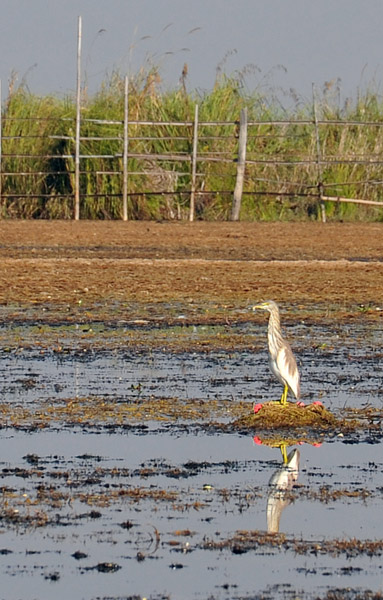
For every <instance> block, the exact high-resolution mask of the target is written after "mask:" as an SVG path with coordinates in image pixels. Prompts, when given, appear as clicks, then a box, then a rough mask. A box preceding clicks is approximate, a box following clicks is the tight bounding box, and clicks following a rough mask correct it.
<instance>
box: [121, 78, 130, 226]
mask: <svg viewBox="0 0 383 600" xmlns="http://www.w3.org/2000/svg"><path fill="white" fill-rule="evenodd" d="M128 118H129V80H128V76H126V77H125V91H124V152H123V157H122V170H123V175H122V177H123V187H122V219H123V220H124V221H127V220H128Z"/></svg>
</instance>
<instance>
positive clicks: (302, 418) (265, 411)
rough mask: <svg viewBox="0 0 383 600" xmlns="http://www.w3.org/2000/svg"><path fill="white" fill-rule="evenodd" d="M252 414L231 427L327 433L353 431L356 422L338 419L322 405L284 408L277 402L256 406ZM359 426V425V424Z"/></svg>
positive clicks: (286, 406) (294, 405)
mask: <svg viewBox="0 0 383 600" xmlns="http://www.w3.org/2000/svg"><path fill="white" fill-rule="evenodd" d="M256 409H257V412H255V413H254V414H249V415H246V416H243V417H240V418H239V419H237V420H236V421H234V422H233V423H231V427H232V428H233V429H234V430H236V431H241V430H244V429H251V430H253V429H256V430H262V431H266V430H269V429H290V430H291V429H302V428H309V429H311V430H322V431H329V430H335V429H348V430H349V429H350V428H351V429H354V428H355V427H357V426H358V424H359V422H358V421H346V420H345V419H338V418H337V417H336V416H335V415H334V414H333V413H332V412H330V411H329V410H327V408H325V407H324V406H323V405H322V404H319V403H318V404H309V405H307V406H302V405H300V404H293V403H292V402H289V403H288V404H286V405H285V406H284V405H282V404H280V403H279V402H265V404H262V405H257V406H256V407H255V410H256ZM359 425H360V424H359Z"/></svg>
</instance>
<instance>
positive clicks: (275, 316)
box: [253, 300, 300, 405]
mask: <svg viewBox="0 0 383 600" xmlns="http://www.w3.org/2000/svg"><path fill="white" fill-rule="evenodd" d="M257 309H261V310H267V311H269V313H270V317H269V325H268V330H267V337H268V342H269V364H270V369H271V370H272V372H273V373H274V375H275V377H276V378H277V379H278V381H280V382H281V384H282V385H283V386H284V389H283V392H282V396H281V399H280V403H281V404H283V405H286V404H287V394H288V392H289V390H290V391H291V392H292V393H293V394H294V396H295V397H296V399H297V400H299V397H300V378H299V371H298V367H297V363H296V360H295V358H294V354H293V352H292V350H291V347H290V344H289V343H288V342H286V340H284V339H283V337H282V331H281V321H280V316H279V308H278V306H277V304H276V303H275V302H274V301H273V300H267V301H266V302H261V304H256V305H255V306H253V310H257Z"/></svg>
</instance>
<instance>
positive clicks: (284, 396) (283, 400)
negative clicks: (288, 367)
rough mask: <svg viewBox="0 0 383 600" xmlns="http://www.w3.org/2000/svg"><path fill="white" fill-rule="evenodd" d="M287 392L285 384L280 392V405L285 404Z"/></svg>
mask: <svg viewBox="0 0 383 600" xmlns="http://www.w3.org/2000/svg"><path fill="white" fill-rule="evenodd" d="M288 391H289V388H288V386H287V385H286V384H285V389H284V390H283V392H282V396H281V404H287V392H288Z"/></svg>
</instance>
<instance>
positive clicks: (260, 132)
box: [1, 67, 383, 220]
mask: <svg viewBox="0 0 383 600" xmlns="http://www.w3.org/2000/svg"><path fill="white" fill-rule="evenodd" d="M244 90H245V88H244V87H243V81H242V77H241V76H240V74H239V75H238V74H237V75H236V76H234V77H230V76H227V75H225V74H222V73H220V74H219V76H218V77H217V80H216V81H215V84H214V86H213V88H212V89H211V90H210V91H208V92H205V93H200V92H197V91H192V92H188V91H187V89H186V85H185V82H183V85H181V86H180V87H177V88H174V89H170V90H165V91H164V90H163V89H162V82H161V77H160V73H159V71H158V69H156V68H154V67H151V68H150V69H148V70H147V71H146V72H145V71H144V70H140V72H139V73H138V74H137V75H136V76H135V77H133V78H131V79H130V82H129V119H130V123H129V152H130V153H131V154H138V155H157V154H161V155H172V156H173V157H174V156H175V155H180V156H190V154H191V150H192V143H193V139H192V132H193V128H192V126H191V125H189V126H187V125H182V123H185V122H189V123H192V120H193V115H194V106H195V103H198V104H199V119H200V122H208V123H209V122H210V123H212V122H215V123H219V124H218V125H217V124H216V125H214V126H213V125H204V126H200V128H199V143H198V157H199V162H198V165H197V197H196V218H199V219H206V220H221V219H228V218H229V216H230V211H231V202H232V191H233V189H234V185H235V176H236V165H235V159H236V156H237V150H238V139H237V136H238V130H237V125H236V121H237V120H238V118H239V114H240V111H241V109H242V108H244V107H245V106H246V107H247V111H248V122H249V129H248V148H247V161H248V162H247V167H246V177H245V185H244V197H243V202H242V209H241V218H242V219H248V220H276V219H282V220H304V219H314V218H317V216H318V214H317V207H318V201H317V195H318V188H317V183H318V171H317V167H316V162H315V161H316V139H315V131H314V128H313V126H312V118H313V107H312V104H311V103H306V104H305V103H302V102H301V100H300V99H296V103H295V104H292V108H290V109H289V110H288V111H287V110H286V109H283V108H282V107H281V105H280V103H279V101H277V100H276V98H275V93H274V92H273V91H272V90H267V89H266V90H262V92H260V91H257V92H253V93H247V92H245V91H244ZM123 92H124V78H123V77H122V76H121V75H120V74H119V73H117V72H115V73H113V74H112V75H111V76H110V77H109V78H108V80H106V81H104V82H103V84H102V85H101V87H100V90H99V91H98V92H97V93H96V94H94V95H92V96H88V95H87V94H86V93H85V92H84V93H83V98H82V119H83V120H82V125H81V137H82V141H81V155H82V157H83V158H82V159H81V174H80V186H81V218H89V219H94V218H102V219H120V218H121V216H122V201H121V195H122V174H121V172H122V135H123V128H122V121H123V117H124V96H123ZM330 92H331V90H330ZM292 99H293V98H292V97H291V98H290V100H291V101H292ZM318 112H319V118H320V120H322V121H328V123H326V124H320V130H319V134H320V147H321V153H322V158H323V159H325V160H328V161H330V163H329V164H326V165H324V166H323V167H322V177H323V180H322V183H323V186H324V190H325V193H326V195H328V196H346V197H350V198H352V197H355V198H364V199H369V200H375V201H376V200H381V198H382V194H381V187H382V186H381V182H382V181H383V170H382V169H383V164H382V162H383V161H382V159H383V136H382V128H381V127H380V126H379V123H381V122H382V121H383V104H382V102H381V99H380V96H379V94H378V93H375V92H373V91H366V92H365V93H364V94H359V95H358V98H357V100H356V101H354V102H348V103H345V104H344V106H340V105H339V101H338V100H337V96H336V95H331V94H330V93H329V90H328V89H325V90H324V91H323V93H322V95H321V97H320V98H319V100H318ZM75 114H76V108H75V99H74V98H73V97H71V96H68V97H65V98H58V97H55V96H46V97H38V96H36V95H34V94H32V93H30V92H29V91H28V89H27V87H26V86H25V85H24V84H22V85H21V86H20V87H18V88H17V89H16V88H15V87H14V86H11V88H10V92H9V96H8V98H7V101H6V103H5V105H4V107H3V140H2V151H3V157H2V172H3V175H2V193H3V195H4V197H3V199H2V204H1V217H3V218H64V219H66V218H72V216H73V193H74V161H73V155H74V130H75ZM278 119H279V120H284V121H286V122H285V123H284V124H278V125H277V124H275V123H270V121H276V120H278ZM100 120H108V121H111V122H110V123H102V124H100V122H99V121H100ZM297 120H307V121H310V122H309V123H307V124H304V125H303V124H299V125H298V124H297V123H294V121H297ZM135 121H146V122H147V123H148V124H146V125H139V124H137V123H135ZM288 121H289V122H288ZM339 121H348V122H349V123H348V124H347V125H345V124H344V123H340V122H339ZM156 122H166V123H173V124H168V125H161V126H158V125H155V124H153V123H156ZM254 122H257V124H251V123H254ZM362 122H363V123H365V124H363V125H362V124H361V123H362ZM175 123H181V125H176V124H175ZM366 123H367V124H366ZM203 159H205V161H204V160H203ZM208 159H209V160H208ZM213 159H214V160H213ZM219 159H220V160H219ZM221 159H224V160H221ZM128 169H129V194H130V195H129V206H128V216H129V218H131V219H164V218H165V219H169V218H187V209H188V202H189V190H190V173H191V168H190V161H189V162H188V161H181V160H180V161H174V160H170V159H168V160H167V159H166V158H164V159H162V160H160V161H157V162H154V161H152V160H150V159H142V158H134V157H131V158H129V161H128ZM18 173H23V175H20V174H18ZM153 190H157V191H158V194H153V193H150V192H153ZM166 192H168V193H166ZM198 192H200V193H198ZM7 196H9V197H7ZM326 211H327V216H328V217H329V218H330V219H348V220H355V219H365V220H382V217H383V211H382V210H381V209H380V208H379V207H376V208H375V207H365V206H363V207H361V206H354V205H351V204H336V203H335V204H333V203H328V204H327V206H326Z"/></svg>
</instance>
